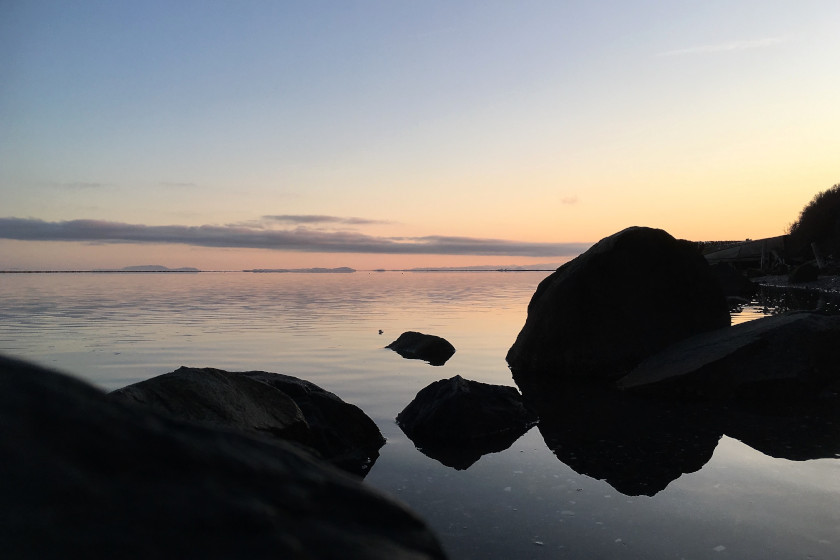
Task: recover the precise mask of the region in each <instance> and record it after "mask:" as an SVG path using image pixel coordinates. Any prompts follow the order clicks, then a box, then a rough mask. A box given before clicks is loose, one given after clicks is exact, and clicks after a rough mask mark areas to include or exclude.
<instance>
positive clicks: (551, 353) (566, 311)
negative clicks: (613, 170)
mask: <svg viewBox="0 0 840 560" xmlns="http://www.w3.org/2000/svg"><path fill="white" fill-rule="evenodd" d="M728 325H729V311H728V307H727V304H726V299H725V297H724V295H723V292H722V290H721V288H720V286H719V285H718V283H717V282H716V281H715V279H714V278H713V277H712V275H711V272H710V271H709V265H708V264H707V263H706V260H705V259H704V258H703V257H702V256H701V255H700V253H699V252H698V251H697V249H696V247H695V246H694V244H692V243H689V242H687V241H678V240H676V239H674V238H673V237H671V236H670V235H669V234H668V233H666V232H665V231H663V230H659V229H651V228H644V227H631V228H628V229H625V230H623V231H621V232H619V233H616V234H614V235H612V236H610V237H607V238H605V239H602V240H601V241H599V242H598V243H596V244H595V245H594V246H593V247H591V248H590V249H589V250H588V251H586V252H585V253H583V254H582V255H580V256H578V257H577V258H575V259H574V260H572V261H570V262H568V263H566V264H564V265H563V266H561V267H560V268H558V269H557V270H556V271H555V272H554V273H552V274H551V275H550V276H548V277H547V278H546V279H545V280H543V281H542V282H541V283H540V285H539V287H538V288H537V291H536V292H535V293H534V296H533V297H532V298H531V302H530V304H529V305H528V317H527V320H526V321H525V326H524V327H523V328H522V330H521V331H520V333H519V336H518V337H517V338H516V342H514V344H513V346H512V347H511V348H510V350H509V351H508V354H507V361H508V364H509V365H510V367H511V370H512V371H513V375H514V379H516V382H517V384H519V385H520V387H522V385H523V383H527V382H533V381H540V382H545V381H554V380H562V379H564V378H577V379H587V380H590V381H604V380H612V379H617V378H619V377H621V376H623V375H624V374H626V373H627V372H628V371H630V369H632V368H633V367H634V366H636V365H637V364H638V363H639V362H641V361H642V360H643V359H645V358H646V357H648V356H650V355H652V354H654V353H656V352H657V351H659V350H661V349H663V348H665V347H667V346H669V345H671V344H673V343H674V342H677V341H678V340H681V339H683V338H686V337H688V336H691V335H693V334H697V333H700V332H704V331H708V330H712V329H716V328H720V327H724V326H728Z"/></svg>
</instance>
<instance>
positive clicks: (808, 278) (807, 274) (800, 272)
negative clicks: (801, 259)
mask: <svg viewBox="0 0 840 560" xmlns="http://www.w3.org/2000/svg"><path fill="white" fill-rule="evenodd" d="M819 275H820V268H819V267H818V266H817V263H815V262H814V261H809V262H806V263H802V264H800V265H799V266H797V267H796V268H794V269H793V270H791V271H790V275H788V282H790V283H791V284H801V283H803V282H813V281H814V280H816V279H817V278H819Z"/></svg>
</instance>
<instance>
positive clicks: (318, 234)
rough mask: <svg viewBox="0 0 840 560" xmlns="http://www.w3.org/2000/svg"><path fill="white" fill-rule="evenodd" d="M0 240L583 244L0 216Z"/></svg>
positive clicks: (308, 245) (411, 248)
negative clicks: (54, 220) (383, 235)
mask: <svg viewBox="0 0 840 560" xmlns="http://www.w3.org/2000/svg"><path fill="white" fill-rule="evenodd" d="M0 239H15V240H22V241H81V242H92V243H143V244H159V243H177V244H184V245H192V246H199V247H241V248H256V249H273V250H278V251H297V252H310V253H377V254H418V255H419V254H427V255H488V256H491V255H493V256H495V255H498V256H523V257H568V256H575V255H579V254H580V253H582V252H583V251H585V250H586V249H588V248H589V246H590V245H591V244H588V243H526V242H519V241H510V240H505V239H485V238H473V237H449V236H438V235H433V236H426V237H407V238H406V237H403V238H396V237H376V236H371V235H364V234H361V233H355V232H325V231H318V230H311V229H307V228H304V227H298V228H295V229H286V230H279V229H278V230H272V229H260V228H253V227H246V226H235V225H231V226H209V225H205V226H180V225H172V226H147V225H140V224H126V223H120V222H106V221H99V220H70V221H65V222H46V221H43V220H36V219H27V218H0Z"/></svg>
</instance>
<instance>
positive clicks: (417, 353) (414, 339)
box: [385, 331, 455, 366]
mask: <svg viewBox="0 0 840 560" xmlns="http://www.w3.org/2000/svg"><path fill="white" fill-rule="evenodd" d="M385 348H390V349H391V350H393V351H394V352H396V353H397V354H399V355H400V356H402V357H403V358H408V359H411V360H423V361H426V362H429V363H430V364H431V365H433V366H442V365H443V364H445V363H446V361H447V360H449V358H451V357H452V355H453V354H454V353H455V347H454V346H452V344H450V342H449V341H448V340H446V339H445V338H441V337H439V336H435V335H433V334H423V333H419V332H415V331H406V332H404V333H402V334H401V335H400V336H399V337H398V338H397V340H395V341H394V342H392V343H391V344H389V345H388V346H386V347H385Z"/></svg>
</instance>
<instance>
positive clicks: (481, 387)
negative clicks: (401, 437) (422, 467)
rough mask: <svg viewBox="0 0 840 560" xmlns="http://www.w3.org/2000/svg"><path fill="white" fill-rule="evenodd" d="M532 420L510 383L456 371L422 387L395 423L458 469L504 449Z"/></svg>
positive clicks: (431, 454) (424, 448)
mask: <svg viewBox="0 0 840 560" xmlns="http://www.w3.org/2000/svg"><path fill="white" fill-rule="evenodd" d="M535 421H536V416H535V415H534V414H533V413H532V412H531V411H529V410H528V409H527V408H526V407H525V406H524V405H523V403H522V397H521V395H520V394H519V391H517V390H516V389H515V388H513V387H505V386H502V385H490V384H487V383H480V382H478V381H472V380H469V379H464V378H463V377H461V376H460V375H456V376H455V377H452V378H451V379H441V380H440V381H435V382H434V383H431V384H430V385H428V386H426V387H425V388H423V389H421V390H420V392H418V393H417V396H416V397H414V400H412V401H411V402H410V403H409V404H408V406H406V407H405V409H403V411H402V412H400V413H399V414H398V415H397V424H398V425H399V426H400V428H401V429H402V431H403V432H404V433H405V434H406V435H407V436H408V437H409V439H411V440H412V441H413V442H414V443H415V445H417V447H418V448H419V449H420V450H421V451H422V452H423V453H425V454H426V455H428V456H429V457H432V458H433V459H436V460H438V461H440V462H441V463H443V464H444V465H447V466H450V467H453V468H456V469H459V470H460V469H466V468H467V467H469V466H471V465H472V464H473V463H475V462H476V461H477V460H478V459H479V458H481V456H482V455H486V454H487V453H494V452H498V451H503V450H505V449H507V448H508V447H510V446H511V445H512V444H513V442H515V441H516V440H517V439H519V438H520V437H521V436H522V434H524V433H525V432H526V431H528V429H529V428H530V427H531V426H532V425H533V424H534V423H535Z"/></svg>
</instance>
